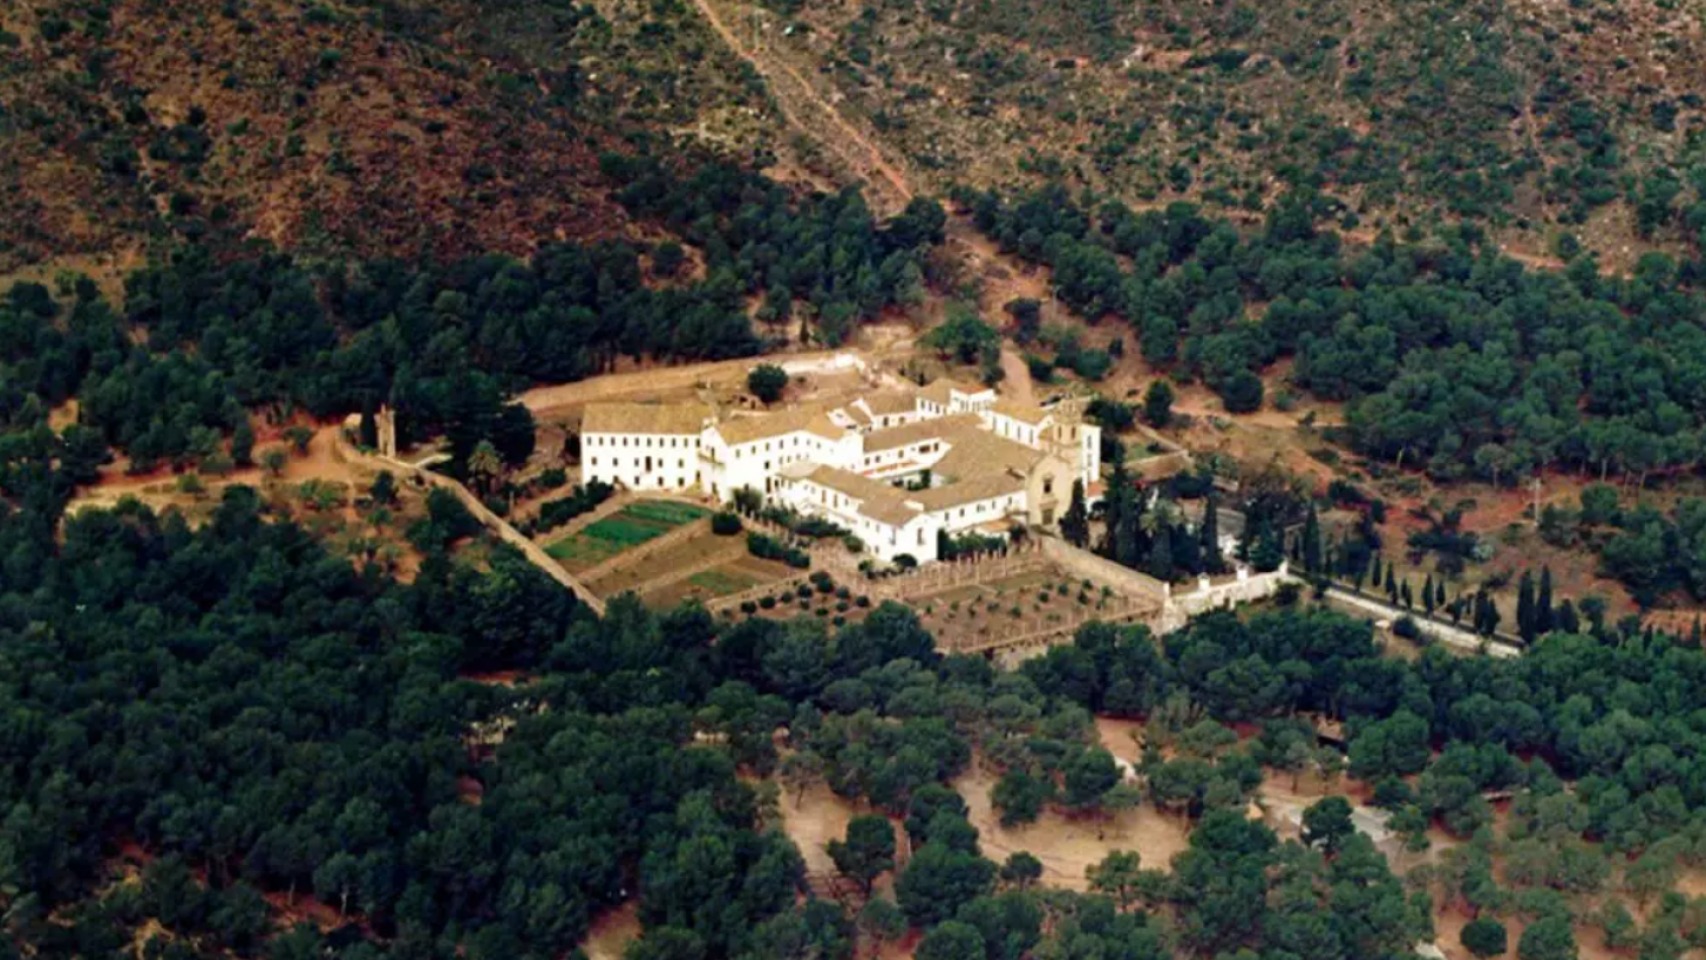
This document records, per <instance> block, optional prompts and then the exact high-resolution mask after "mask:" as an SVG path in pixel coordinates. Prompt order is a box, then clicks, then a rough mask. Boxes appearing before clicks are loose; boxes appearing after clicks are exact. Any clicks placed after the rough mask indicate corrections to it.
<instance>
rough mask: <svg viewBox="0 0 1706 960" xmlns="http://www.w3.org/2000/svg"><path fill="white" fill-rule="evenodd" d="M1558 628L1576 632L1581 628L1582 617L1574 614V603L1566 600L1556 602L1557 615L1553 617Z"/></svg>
mask: <svg viewBox="0 0 1706 960" xmlns="http://www.w3.org/2000/svg"><path fill="white" fill-rule="evenodd" d="M1553 620H1554V621H1556V627H1557V629H1558V630H1560V631H1562V632H1564V633H1578V632H1580V631H1581V629H1582V619H1581V617H1578V616H1577V615H1576V605H1575V604H1573V603H1571V602H1570V601H1568V600H1565V601H1564V602H1563V603H1560V604H1558V615H1557V616H1556V617H1554V618H1553Z"/></svg>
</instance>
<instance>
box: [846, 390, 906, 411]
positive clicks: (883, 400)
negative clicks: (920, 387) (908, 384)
mask: <svg viewBox="0 0 1706 960" xmlns="http://www.w3.org/2000/svg"><path fill="white" fill-rule="evenodd" d="M860 401H861V402H862V403H863V405H864V407H865V409H867V410H869V411H871V414H872V415H873V416H878V417H880V416H884V415H888V416H893V415H895V414H897V413H912V412H913V411H915V410H917V409H918V392H917V391H915V390H883V391H881V392H879V393H873V394H870V395H868V396H864V397H861V398H860Z"/></svg>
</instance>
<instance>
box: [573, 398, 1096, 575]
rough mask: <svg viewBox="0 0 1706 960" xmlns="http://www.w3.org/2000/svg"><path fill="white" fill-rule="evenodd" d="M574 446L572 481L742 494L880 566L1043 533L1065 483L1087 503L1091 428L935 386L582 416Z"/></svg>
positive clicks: (1056, 512) (600, 409)
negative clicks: (1017, 532)
mask: <svg viewBox="0 0 1706 960" xmlns="http://www.w3.org/2000/svg"><path fill="white" fill-rule="evenodd" d="M581 437H582V439H581V462H582V477H583V480H592V479H597V480H603V481H604V482H606V483H611V484H614V485H617V486H623V487H628V488H630V489H636V490H683V491H688V490H694V491H698V492H701V493H703V494H705V495H706V496H709V497H711V498H713V499H716V500H722V501H727V500H730V499H732V498H733V497H734V496H735V494H736V493H737V492H738V491H740V490H743V489H750V490H753V491H756V492H757V493H759V494H762V495H763V496H765V497H767V498H769V499H771V500H773V501H774V502H776V503H779V504H782V505H785V506H787V507H789V508H791V509H794V510H796V511H798V512H801V513H804V514H809V515H813V516H820V517H823V518H825V519H828V520H830V521H832V522H834V523H836V524H838V525H840V526H842V527H845V528H846V529H848V530H850V531H852V532H853V533H854V534H855V535H857V536H858V537H859V539H860V540H861V541H863V542H864V544H865V546H866V549H867V550H868V551H869V552H870V553H872V554H874V555H875V556H877V557H879V558H880V559H883V560H886V561H893V560H894V559H895V558H897V557H899V556H901V555H903V554H904V555H908V556H911V557H912V558H913V559H915V560H917V561H919V562H921V563H922V562H928V561H930V560H934V559H936V556H937V541H938V536H939V534H940V533H943V532H946V533H948V534H951V535H958V534H963V533H968V532H978V533H983V534H987V535H1003V534H1004V532H1005V531H1006V530H1008V529H1010V527H1011V526H1012V525H1013V524H1014V523H1025V524H1030V525H1036V526H1052V525H1054V524H1055V523H1057V522H1058V520H1059V518H1060V516H1061V515H1062V514H1064V512H1065V510H1066V507H1067V505H1068V502H1069V498H1070V488H1071V485H1072V482H1073V480H1075V479H1076V480H1081V481H1082V482H1083V484H1084V488H1085V491H1086V495H1087V496H1088V497H1090V498H1092V499H1093V498H1094V497H1096V496H1097V495H1099V492H1100V482H1099V481H1100V471H1101V457H1100V451H1101V431H1100V428H1098V427H1096V426H1094V425H1092V424H1087V423H1084V422H1082V420H1081V418H1079V417H1078V416H1077V415H1076V414H1069V413H1067V412H1065V411H1048V410H1044V409H1042V408H1040V407H1036V406H1034V405H1030V404H1023V403H1018V402H1015V401H1011V400H1006V399H1002V398H999V397H997V395H996V393H995V391H994V390H992V389H989V388H987V387H981V386H968V385H965V384H958V383H954V382H952V381H945V380H938V381H936V382H935V383H932V384H930V385H929V386H927V387H925V388H923V389H922V390H918V391H904V390H890V391H885V392H883V393H879V394H872V395H868V396H864V397H860V398H858V399H856V400H854V401H853V402H851V403H847V404H845V405H842V406H839V407H835V408H832V409H812V408H799V409H791V410H785V411H780V412H776V413H770V414H758V415H752V416H742V417H732V418H728V419H723V420H716V419H714V418H713V417H712V416H711V414H710V411H709V410H707V409H705V408H703V407H700V406H698V405H677V406H665V405H648V404H591V405H589V406H588V407H587V411H586V417H585V420H584V422H583V427H582V434H581Z"/></svg>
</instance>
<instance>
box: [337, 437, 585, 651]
mask: <svg viewBox="0 0 1706 960" xmlns="http://www.w3.org/2000/svg"><path fill="white" fill-rule="evenodd" d="M336 437H337V444H338V452H339V454H341V455H342V456H343V457H345V458H346V459H348V460H349V462H351V463H356V464H360V465H362V466H365V467H367V468H368V469H371V470H388V471H390V472H392V473H394V474H397V475H399V476H402V477H414V478H415V480H417V481H419V482H420V483H423V484H426V485H428V486H434V487H438V488H439V489H441V490H448V491H450V493H451V495H452V496H454V497H455V498H456V499H457V500H458V501H460V502H461V504H462V506H464V507H466V508H467V509H468V512H469V513H471V514H473V515H474V519H476V520H478V521H480V523H481V524H482V525H484V526H485V527H486V528H487V529H488V530H491V531H492V532H493V533H495V534H497V535H498V539H500V540H502V541H503V542H505V543H507V544H509V545H510V546H512V547H514V548H516V549H517V550H520V551H521V555H522V556H524V557H526V558H527V559H528V560H529V561H531V562H532V563H533V565H534V566H536V567H538V568H539V569H540V570H542V571H544V572H545V575H546V576H548V577H550V578H551V579H553V580H555V581H557V582H558V583H560V584H562V585H563V586H564V587H567V588H568V589H569V590H570V591H571V592H572V593H574V595H575V597H576V598H577V599H579V600H580V602H582V603H584V604H586V605H587V606H588V607H589V608H591V610H592V611H593V612H594V613H596V614H598V615H599V616H601V617H602V616H604V601H603V600H602V599H600V598H599V596H598V595H597V594H595V593H593V592H592V591H591V590H588V589H587V588H586V585H585V584H583V583H581V582H580V581H579V580H577V579H575V578H574V577H573V576H570V575H569V572H568V571H567V570H564V569H563V568H562V566H561V565H559V564H558V563H557V561H555V560H553V559H551V555H550V554H548V553H546V552H545V550H544V548H542V547H540V546H539V544H537V543H534V542H533V541H532V540H531V539H529V538H528V537H525V536H522V534H521V531H520V530H517V529H516V528H514V527H512V526H510V524H509V521H507V520H505V519H504V518H502V517H500V516H498V515H497V514H495V513H493V512H492V511H491V510H490V509H489V508H487V506H486V505H485V504H484V503H481V502H480V498H479V497H476V496H474V493H473V491H471V490H469V489H468V488H467V487H464V486H463V485H462V484H460V483H458V482H456V480H454V479H452V478H450V477H447V476H445V475H443V474H441V473H433V472H432V471H431V470H424V469H421V468H420V467H417V466H415V465H414V464H410V463H404V462H403V461H401V460H396V459H393V458H391V457H382V456H377V455H374V454H367V453H362V452H361V451H360V450H358V449H356V448H355V447H354V446H352V445H350V443H349V441H347V440H345V439H344V437H343V434H342V433H341V432H338V433H337V434H336Z"/></svg>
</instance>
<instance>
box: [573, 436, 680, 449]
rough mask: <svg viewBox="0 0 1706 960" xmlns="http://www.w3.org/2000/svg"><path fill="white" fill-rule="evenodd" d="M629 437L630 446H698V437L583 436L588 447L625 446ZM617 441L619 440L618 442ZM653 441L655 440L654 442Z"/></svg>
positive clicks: (659, 447) (656, 447)
mask: <svg viewBox="0 0 1706 960" xmlns="http://www.w3.org/2000/svg"><path fill="white" fill-rule="evenodd" d="M630 439H631V440H633V441H634V442H633V444H631V445H632V446H635V447H642V448H649V449H654V450H655V449H661V448H672V447H674V448H679V447H688V448H690V449H691V448H696V447H698V446H699V438H698V437H626V436H624V437H612V436H605V435H603V434H593V435H591V436H589V437H586V438H585V440H586V445H587V446H588V447H626V446H630V444H629V443H628V441H629V440H630ZM617 441H621V442H620V443H618V442H617ZM653 441H656V442H655V443H654V442H653Z"/></svg>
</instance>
